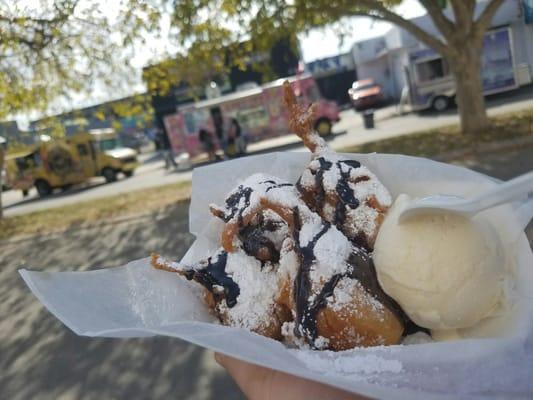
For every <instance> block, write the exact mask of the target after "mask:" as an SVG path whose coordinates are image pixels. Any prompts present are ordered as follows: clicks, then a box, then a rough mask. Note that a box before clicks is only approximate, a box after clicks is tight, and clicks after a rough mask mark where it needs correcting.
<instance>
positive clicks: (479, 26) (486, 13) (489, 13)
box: [473, 0, 503, 40]
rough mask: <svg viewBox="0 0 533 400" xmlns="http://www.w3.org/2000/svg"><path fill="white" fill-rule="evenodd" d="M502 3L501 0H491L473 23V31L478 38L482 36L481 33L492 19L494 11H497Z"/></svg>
mask: <svg viewBox="0 0 533 400" xmlns="http://www.w3.org/2000/svg"><path fill="white" fill-rule="evenodd" d="M502 4H503V0H491V1H490V3H489V4H487V6H486V7H485V9H484V10H483V12H482V13H481V15H480V16H479V18H478V19H477V21H476V22H475V23H474V30H473V32H474V33H475V35H476V36H477V37H478V39H479V40H481V39H482V38H483V34H484V33H485V31H486V30H487V29H488V27H489V25H490V23H491V21H492V17H494V14H496V11H498V9H499V8H500V6H501V5H502Z"/></svg>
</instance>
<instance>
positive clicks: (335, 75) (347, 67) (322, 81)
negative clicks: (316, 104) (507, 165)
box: [305, 53, 357, 105]
mask: <svg viewBox="0 0 533 400" xmlns="http://www.w3.org/2000/svg"><path fill="white" fill-rule="evenodd" d="M305 70H306V71H307V72H310V73H311V74H312V75H313V77H314V78H315V80H316V82H317V84H318V87H319V88H320V93H321V94H322V96H324V98H326V99H328V100H333V101H335V102H337V104H339V105H343V104H347V103H349V102H350V98H349V97H348V89H349V88H350V87H351V86H352V83H353V82H354V81H355V80H357V73H356V71H355V63H354V59H353V57H352V55H351V53H344V54H339V55H336V56H333V57H327V58H322V59H319V60H315V61H312V62H310V63H307V64H306V65H305Z"/></svg>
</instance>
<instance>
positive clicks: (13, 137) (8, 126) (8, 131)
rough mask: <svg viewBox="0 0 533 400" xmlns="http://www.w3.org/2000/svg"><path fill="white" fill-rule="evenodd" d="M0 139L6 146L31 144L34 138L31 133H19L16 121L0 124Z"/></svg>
mask: <svg viewBox="0 0 533 400" xmlns="http://www.w3.org/2000/svg"><path fill="white" fill-rule="evenodd" d="M0 137H3V138H4V139H5V140H6V143H7V145H9V144H10V143H19V144H28V145H29V144H33V143H34V142H35V138H34V136H33V134H32V133H31V132H27V131H21V130H20V129H19V127H18V124H17V121H3V122H0Z"/></svg>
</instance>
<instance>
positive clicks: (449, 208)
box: [399, 171, 533, 223]
mask: <svg viewBox="0 0 533 400" xmlns="http://www.w3.org/2000/svg"><path fill="white" fill-rule="evenodd" d="M529 193H533V171H531V172H528V173H527V174H524V175H520V176H519V177H517V178H514V179H511V180H510V181H507V182H503V183H501V184H499V185H497V186H495V187H494V188H491V189H489V190H487V191H486V192H484V193H481V194H480V195H478V196H476V197H474V198H471V199H464V198H462V197H458V196H449V195H442V194H438V195H433V196H428V197H424V198H421V199H417V200H414V201H413V202H412V203H411V204H410V205H409V206H407V207H406V208H405V210H403V212H402V213H401V214H400V217H399V221H400V223H401V222H404V221H406V220H408V219H409V218H411V217H414V216H416V215H421V214H430V213H453V214H459V215H462V216H464V217H467V218H471V217H473V216H474V215H476V214H477V213H479V212H481V211H483V210H486V209H487V208H491V207H495V206H498V205H500V204H503V203H508V202H511V201H515V200H519V199H520V198H522V197H525V196H526V195H528V194H529Z"/></svg>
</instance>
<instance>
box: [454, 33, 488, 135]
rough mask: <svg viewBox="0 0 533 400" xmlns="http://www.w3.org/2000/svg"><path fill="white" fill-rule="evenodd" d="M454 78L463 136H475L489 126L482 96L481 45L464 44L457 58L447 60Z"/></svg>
mask: <svg viewBox="0 0 533 400" xmlns="http://www.w3.org/2000/svg"><path fill="white" fill-rule="evenodd" d="M448 62H449V63H450V68H451V70H452V73H453V75H454V77H455V83H456V102H457V107H458V108H459V116H460V118H461V130H462V132H463V133H464V134H476V133H479V132H482V131H483V130H485V129H487V128H488V126H489V125H490V123H489V119H488V117H487V110H486V108H485V97H484V96H483V81H482V78H481V45H479V46H475V45H473V44H469V43H465V44H464V46H462V48H461V53H460V54H459V56H457V57H453V58H450V59H449V60H448Z"/></svg>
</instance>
